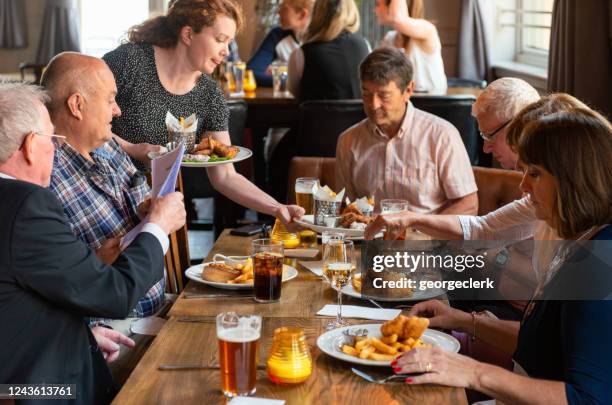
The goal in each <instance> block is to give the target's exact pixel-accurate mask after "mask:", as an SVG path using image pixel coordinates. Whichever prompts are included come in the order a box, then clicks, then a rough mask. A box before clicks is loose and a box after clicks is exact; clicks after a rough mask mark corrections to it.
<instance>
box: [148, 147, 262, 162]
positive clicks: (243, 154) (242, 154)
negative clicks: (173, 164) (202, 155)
mask: <svg viewBox="0 0 612 405" xmlns="http://www.w3.org/2000/svg"><path fill="white" fill-rule="evenodd" d="M233 146H235V145H233ZM236 147H237V148H238V149H239V150H238V153H237V154H236V156H234V157H233V158H232V159H229V160H223V161H221V162H182V163H181V166H182V167H213V166H220V165H225V164H227V163H237V162H240V161H242V160H245V159H248V158H250V157H251V156H252V155H253V152H251V150H249V149H247V148H245V147H242V146H236ZM157 156H159V154H158V153H156V152H149V153H148V154H147V157H148V158H149V159H154V158H156V157H157ZM183 159H184V158H183Z"/></svg>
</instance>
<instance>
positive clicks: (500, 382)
mask: <svg viewBox="0 0 612 405" xmlns="http://www.w3.org/2000/svg"><path fill="white" fill-rule="evenodd" d="M518 153H519V161H520V164H521V167H522V168H523V171H524V175H523V181H522V183H521V189H522V190H523V192H525V193H526V194H527V195H528V196H529V198H530V200H531V201H532V203H533V204H534V207H535V208H534V209H535V213H536V217H537V218H538V219H540V220H543V221H546V223H547V224H548V225H549V226H550V227H551V228H553V229H554V230H555V231H556V232H557V234H558V235H559V236H561V237H562V238H564V239H565V240H566V242H565V243H559V244H558V245H557V249H555V252H554V255H553V259H552V260H551V261H550V263H549V265H548V268H547V271H546V273H545V274H544V277H542V278H541V280H540V282H539V285H538V287H537V288H536V291H535V293H534V295H533V298H532V300H531V302H530V303H529V305H528V306H527V308H526V309H525V313H524V315H523V320H522V322H520V324H519V323H518V322H511V321H501V320H497V319H491V318H487V317H483V316H480V315H478V314H475V313H472V314H469V313H466V312H462V311H459V310H457V309H453V308H451V307H449V306H446V305H444V304H442V303H441V302H440V301H426V302H422V303H419V304H417V305H415V306H414V307H413V308H412V310H411V314H412V315H418V316H427V317H430V318H431V325H432V326H434V327H441V328H447V329H459V330H463V331H466V332H468V333H470V334H471V335H472V337H473V338H474V339H482V340H483V341H485V342H489V343H491V344H493V345H495V346H497V347H502V346H503V347H504V348H505V349H506V350H514V355H513V359H514V361H515V372H514V373H512V372H510V371H507V370H504V369H502V368H500V367H497V366H493V365H490V364H486V363H481V362H478V361H476V360H473V359H471V358H469V357H466V356H463V355H460V354H455V353H447V352H443V351H441V350H439V349H437V348H433V349H421V348H419V349H416V350H412V351H410V352H407V353H405V354H403V355H402V356H401V357H400V358H399V359H397V360H396V361H395V362H394V363H393V364H392V365H393V367H394V370H395V371H396V372H402V373H424V374H422V375H418V376H414V377H409V378H408V379H407V380H406V382H407V383H409V384H423V383H434V384H442V385H449V386H458V387H465V388H471V389H473V390H476V391H480V392H483V393H485V394H487V395H489V396H491V397H493V398H495V399H497V400H500V401H503V402H504V403H538V404H539V403H555V404H558V403H569V404H578V403H602V404H603V403H611V402H612V385H611V384H610V381H612V364H611V363H610V359H612V346H610V341H612V322H610V320H611V319H612V301H610V300H609V299H610V298H611V297H612V274H611V273H610V263H611V262H612V249H611V248H610V243H609V242H607V241H609V240H612V226H610V223H611V222H612V187H610V186H611V185H612V166H611V165H610V156H612V126H611V125H610V123H609V122H608V121H607V120H606V119H605V118H603V117H602V116H601V115H599V114H597V113H596V112H593V111H591V110H588V109H572V110H569V111H566V112H560V113H554V114H551V115H547V116H544V117H541V118H539V119H537V120H535V121H533V122H530V123H528V124H527V125H526V126H525V128H524V130H523V131H522V134H521V136H520V138H519V140H518ZM589 240H590V241H591V242H586V241H589Z"/></svg>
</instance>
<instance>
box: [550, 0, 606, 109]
mask: <svg viewBox="0 0 612 405" xmlns="http://www.w3.org/2000/svg"><path fill="white" fill-rule="evenodd" d="M548 90H549V91H551V92H565V93H569V94H571V95H573V96H575V97H578V98H579V99H580V100H582V101H584V102H586V103H587V104H589V105H590V106H591V107H593V108H595V109H597V110H599V111H601V112H603V113H604V114H606V115H607V116H608V118H609V119H612V96H611V95H610V94H611V92H612V0H589V1H584V0H556V1H555V3H554V7H553V17H552V32H551V38H550V59H549V64H548Z"/></svg>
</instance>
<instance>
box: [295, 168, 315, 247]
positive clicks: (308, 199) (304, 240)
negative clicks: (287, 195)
mask: <svg viewBox="0 0 612 405" xmlns="http://www.w3.org/2000/svg"><path fill="white" fill-rule="evenodd" d="M318 187H319V179H317V178H316V177H299V178H297V179H296V180H295V201H296V203H297V205H299V206H300V207H302V208H304V211H305V215H313V214H314V193H315V192H316V191H317V188H318ZM300 244H301V245H302V247H312V246H316V245H317V233H316V232H315V231H311V230H309V229H306V230H303V231H300Z"/></svg>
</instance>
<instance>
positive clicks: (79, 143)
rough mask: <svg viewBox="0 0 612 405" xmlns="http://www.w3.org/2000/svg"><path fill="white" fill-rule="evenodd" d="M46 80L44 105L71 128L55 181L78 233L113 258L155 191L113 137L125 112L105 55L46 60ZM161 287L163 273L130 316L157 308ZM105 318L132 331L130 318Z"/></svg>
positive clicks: (59, 125)
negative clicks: (115, 123)
mask: <svg viewBox="0 0 612 405" xmlns="http://www.w3.org/2000/svg"><path fill="white" fill-rule="evenodd" d="M42 85H43V86H44V87H45V88H46V89H47V91H48V92H49V96H50V97H51V100H50V102H49V103H47V107H48V108H49V113H50V114H51V120H52V121H53V123H54V124H55V126H56V131H57V132H58V133H61V134H62V135H64V136H66V142H65V143H63V144H62V145H60V146H58V148H57V151H56V153H55V160H54V164H53V172H52V175H51V184H50V189H51V191H52V192H53V193H54V194H55V195H56V196H57V198H58V199H59V200H60V202H61V203H62V206H63V208H64V213H65V215H66V217H67V218H68V222H69V223H70V226H71V228H72V231H73V232H74V234H75V235H76V236H77V237H78V238H79V239H81V240H82V241H83V242H85V243H87V245H89V247H91V248H92V249H95V250H96V253H97V254H98V257H100V259H101V260H103V261H104V262H106V263H112V262H113V261H114V260H115V258H116V257H117V255H118V254H119V252H120V249H119V240H120V238H121V236H123V235H124V234H126V233H127V232H129V231H130V230H131V229H132V228H134V226H136V225H137V224H138V223H139V222H140V221H141V219H142V218H144V214H145V211H146V209H147V208H148V202H149V201H148V200H147V198H148V195H149V191H150V190H149V186H148V185H147V182H146V178H145V176H144V175H143V174H142V173H140V172H139V171H138V170H137V169H136V167H135V166H134V165H133V163H132V161H131V160H130V159H129V157H128V156H127V154H126V153H125V152H124V151H123V150H122V149H121V147H120V146H119V144H118V143H117V142H116V141H115V140H113V134H112V132H111V121H112V119H113V117H116V116H118V115H120V114H121V110H120V109H119V106H118V105H117V103H116V102H115V95H116V93H117V87H116V85H115V78H114V76H113V74H112V72H111V71H110V69H109V68H108V66H107V65H106V64H105V63H104V62H103V61H102V60H100V59H97V58H94V57H90V56H85V55H81V54H77V53H68V52H67V53H62V54H60V55H57V56H56V57H55V58H53V59H52V60H51V62H49V65H48V66H47V69H46V70H45V74H44V75H43V77H42ZM164 289H165V282H164V278H163V277H162V278H160V279H159V280H158V281H157V283H155V285H153V286H152V287H151V288H150V289H149V291H148V292H147V293H146V294H145V295H144V296H143V297H141V299H140V300H139V301H138V304H137V305H136V306H135V307H134V309H133V311H132V313H131V314H130V316H131V317H138V318H140V317H146V316H151V315H154V314H155V313H156V312H157V311H158V310H159V308H160V307H161V306H162V305H163V303H164V300H165V295H164ZM102 321H103V320H101V319H97V320H96V319H92V320H90V322H91V323H95V322H102ZM104 323H105V324H107V325H110V326H113V327H114V328H117V329H118V330H120V331H122V332H124V333H127V327H128V326H125V325H128V323H127V322H119V321H117V322H113V321H110V320H106V321H105V322H104Z"/></svg>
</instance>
